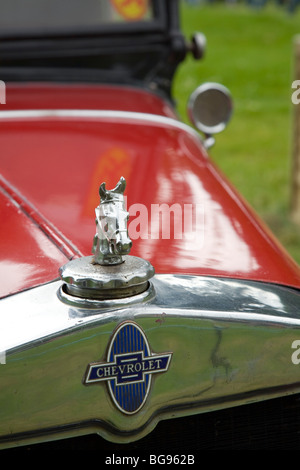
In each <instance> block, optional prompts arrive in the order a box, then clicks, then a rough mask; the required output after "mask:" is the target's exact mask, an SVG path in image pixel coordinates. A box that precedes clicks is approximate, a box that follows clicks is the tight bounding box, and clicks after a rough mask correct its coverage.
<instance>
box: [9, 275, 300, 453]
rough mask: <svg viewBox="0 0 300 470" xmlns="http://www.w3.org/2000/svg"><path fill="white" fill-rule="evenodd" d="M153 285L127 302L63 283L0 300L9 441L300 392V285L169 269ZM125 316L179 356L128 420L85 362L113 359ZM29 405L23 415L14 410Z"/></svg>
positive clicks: (111, 430)
mask: <svg viewBox="0 0 300 470" xmlns="http://www.w3.org/2000/svg"><path fill="white" fill-rule="evenodd" d="M152 282H153V287H154V292H155V296H153V297H152V299H150V300H149V299H148V301H147V302H140V303H138V304H131V305H125V306H124V305H121V306H120V308H117V307H116V305H114V304H112V305H110V306H109V305H104V306H103V308H102V307H100V308H99V309H95V308H92V309H89V308H88V307H85V308H77V307H76V306H74V305H68V304H66V303H64V302H61V301H60V300H59V298H58V296H57V292H58V290H59V289H60V286H61V282H60V281H55V282H53V283H50V284H47V285H44V286H40V287H37V288H34V289H32V290H29V291H26V292H23V293H20V294H17V295H14V296H11V297H7V298H5V299H2V301H1V329H0V350H2V351H4V350H5V351H6V363H5V364H1V365H0V374H1V384H2V387H1V392H0V409H1V420H0V447H2V448H5V447H10V446H13V445H15V444H14V442H16V439H18V445H20V442H22V439H26V438H27V437H28V436H29V435H30V436H31V437H32V436H33V437H32V440H31V442H37V441H38V440H39V439H40V438H39V436H43V438H42V440H43V439H44V440H46V439H47V436H46V435H47V433H48V432H49V435H51V436H52V437H51V438H53V437H55V436H53V433H54V434H55V429H56V430H57V436H56V437H59V435H60V431H62V430H64V429H65V430H66V429H69V431H67V432H66V434H67V435H69V436H71V435H72V434H73V435H74V429H75V428H76V429H77V431H78V432H77V434H86V433H88V432H96V433H99V434H100V435H102V436H103V437H105V438H106V439H109V440H111V441H115V442H130V441H132V440H136V439H139V438H141V437H142V436H144V435H146V434H147V433H149V432H150V431H151V429H153V427H154V426H155V425H156V423H157V422H158V421H159V420H160V419H167V418H171V417H177V416H182V415H189V414H195V413H199V412H204V411H211V410H214V409H220V408H226V407H228V406H233V405H237V404H243V403H246V402H247V401H248V400H249V397H251V401H253V402H254V401H259V400H262V399H266V398H271V397H274V396H280V395H285V394H289V393H296V392H297V393H299V392H300V378H299V377H300V376H299V369H298V368H299V366H297V365H296V364H295V363H293V362H292V360H291V357H292V354H293V353H294V350H293V347H292V344H293V342H294V341H295V340H297V341H299V348H300V309H299V306H300V292H299V291H297V290H295V289H290V288H286V287H282V286H277V285H271V284H268V285H267V284H264V283H259V282H247V281H241V280H232V279H216V278H210V277H197V276H182V275H166V274H165V275H164V274H161V275H155V276H154V278H153V280H152ZM126 320H130V321H134V322H136V323H138V324H139V325H140V326H141V328H143V330H144V331H145V333H146V335H147V338H148V341H149V344H150V345H151V348H152V350H153V351H154V352H163V351H166V350H168V351H172V353H173V356H172V363H171V366H170V368H169V370H168V372H167V373H165V374H161V375H159V374H157V375H158V376H157V377H155V378H154V379H153V384H152V389H151V393H150V395H149V397H148V400H147V402H146V404H145V405H144V407H143V413H138V414H137V415H135V417H134V419H130V420H128V416H125V415H124V416H120V412H119V411H118V410H117V409H116V407H114V405H113V404H112V401H111V400H110V397H109V395H108V393H107V390H106V387H105V386H102V385H100V386H95V387H93V386H91V387H86V388H85V386H84V385H83V383H82V380H83V376H84V374H85V371H86V367H87V364H89V363H90V362H93V361H99V360H100V361H102V360H103V358H105V357H106V353H107V347H108V344H109V341H110V338H111V336H112V333H113V331H114V330H115V328H116V327H117V326H118V325H119V324H120V323H121V322H123V321H126ZM299 357H300V350H299ZM12 390H13V391H14V393H12ZM37 396H38V397H39V399H38V400H36V399H35V398H34V397H37ZM20 403H21V404H22V410H21V411H22V412H17V411H14V410H19V408H20ZM78 403H80V406H78ZM62 417H63V418H62ZM40 423H43V427H42V428H41V424H40ZM87 423H89V424H87ZM81 425H82V430H80V426H81ZM24 442H25V441H24Z"/></svg>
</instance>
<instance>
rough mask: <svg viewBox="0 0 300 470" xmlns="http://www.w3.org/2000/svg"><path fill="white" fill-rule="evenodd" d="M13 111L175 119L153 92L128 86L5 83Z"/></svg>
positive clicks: (165, 103)
mask: <svg viewBox="0 0 300 470" xmlns="http://www.w3.org/2000/svg"><path fill="white" fill-rule="evenodd" d="M4 109H5V110H8V109H10V110H14V109H110V110H117V111H118V110H122V111H131V112H139V113H151V114H160V115H163V116H169V117H175V118H176V113H175V112H174V109H173V108H172V107H171V106H170V104H168V103H167V102H166V101H164V100H162V99H160V98H159V97H158V96H157V95H155V94H153V93H145V92H144V91H143V90H139V89H136V88H131V87H117V86H115V87H114V86H110V87H108V86H98V85H89V86H88V87H87V86H84V85H72V84H66V85H51V86H50V85H47V84H39V85H37V84H31V83H28V84H25V85H22V86H20V85H19V84H13V83H8V84H7V86H6V105H5V107H4V106H1V107H0V111H2V110H4Z"/></svg>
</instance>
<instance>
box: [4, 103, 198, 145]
mask: <svg viewBox="0 0 300 470" xmlns="http://www.w3.org/2000/svg"><path fill="white" fill-rule="evenodd" d="M45 118H71V119H76V118H80V119H108V120H115V119H117V120H119V121H124V122H128V121H133V122H137V123H141V122H143V123H148V124H154V125H159V126H170V127H173V128H176V129H179V130H183V131H185V132H188V133H189V134H191V135H192V136H193V137H196V138H197V140H200V141H201V138H200V135H199V134H198V132H197V131H196V130H194V129H193V128H192V127H190V126H189V125H187V124H184V123H183V122H181V121H177V120H176V119H174V118H170V117H167V116H161V115H159V114H150V113H140V112H131V111H114V110H90V109H27V110H11V111H0V120H14V119H15V120H18V119H45Z"/></svg>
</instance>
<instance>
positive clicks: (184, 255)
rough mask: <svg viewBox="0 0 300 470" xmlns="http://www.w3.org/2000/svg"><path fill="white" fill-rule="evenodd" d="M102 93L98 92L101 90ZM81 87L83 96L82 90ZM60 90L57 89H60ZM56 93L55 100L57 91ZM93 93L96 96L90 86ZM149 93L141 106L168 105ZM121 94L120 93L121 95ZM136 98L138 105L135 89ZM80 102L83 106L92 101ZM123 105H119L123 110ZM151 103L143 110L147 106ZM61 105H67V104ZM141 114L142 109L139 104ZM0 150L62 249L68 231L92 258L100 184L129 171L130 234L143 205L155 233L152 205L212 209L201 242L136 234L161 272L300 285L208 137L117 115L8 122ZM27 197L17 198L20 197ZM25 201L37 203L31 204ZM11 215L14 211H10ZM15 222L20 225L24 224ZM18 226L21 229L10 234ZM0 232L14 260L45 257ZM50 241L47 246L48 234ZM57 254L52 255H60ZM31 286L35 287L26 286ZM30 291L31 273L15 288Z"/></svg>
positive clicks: (6, 172)
mask: <svg viewBox="0 0 300 470" xmlns="http://www.w3.org/2000/svg"><path fill="white" fill-rule="evenodd" d="M94 91H95V93H96V89H95V88H94ZM108 91H109V90H108V89H107V88H106V91H105V95H106V97H105V102H106V106H105V107H107V109H110V108H108V106H109V96H111V98H112V102H114V100H115V97H116V94H117V93H116V89H113V90H112V93H111V94H109V93H108ZM123 92H124V90H123ZM18 93H20V92H18ZM81 93H82V95H81V97H83V95H84V90H83V89H81ZM54 94H55V95H57V88H56V89H55V92H54ZM96 94H97V93H96ZM47 95H48V98H47V99H49V103H48V104H50V102H51V99H50V88H48V92H47ZM87 95H88V96H90V90H89V89H88V90H87ZM100 95H101V96H102V91H101V88H99V96H100ZM145 95H146V96H145V97H144V99H142V96H143V92H141V91H139V92H138V97H139V99H140V101H139V103H138V104H137V105H136V106H137V107H139V106H141V103H142V102H143V103H144V104H145V103H146V102H147V100H150V101H151V99H152V98H153V101H154V102H153V105H152V106H151V105H149V109H150V110H154V109H160V110H162V109H164V104H162V103H160V105H157V103H158V101H157V100H158V98H156V97H155V98H154V97H153V95H147V94H146V93H145ZM118 96H119V98H120V99H121V96H122V93H120V94H119V95H118ZM131 97H132V99H133V101H134V92H133V91H131ZM124 100H125V101H126V100H127V98H124ZM54 101H55V100H54V99H53V106H54ZM66 101H68V98H66ZM100 101H101V100H100ZM100 101H99V102H98V105H99V107H100ZM80 103H81V104H83V103H84V99H83V98H82V100H80ZM28 104H29V103H28ZM44 104H45V107H49V106H46V102H45V103H44ZM56 104H57V107H58V103H56ZM75 104H76V103H75ZM122 104H123V103H122V102H120V107H119V109H122V108H121V105H122ZM144 104H143V106H142V108H143V110H144V111H146V109H147V107H146V104H145V106H144ZM23 105H24V101H23ZM15 106H16V103H15V102H14V107H15ZM34 107H35V108H36V106H31V108H34ZM59 107H60V108H64V109H65V108H66V107H65V102H63V103H60V106H59ZM74 107H75V108H76V106H75V105H74ZM125 108H126V106H125ZM1 109H2V108H1ZM126 109H127V108H126ZM132 110H136V109H134V104H133V103H132ZM151 112H152V111H151ZM0 148H1V168H2V173H3V176H4V178H5V179H6V180H7V181H9V183H10V185H13V186H14V187H15V188H18V191H20V194H21V195H23V197H24V198H25V199H26V200H28V201H30V204H32V205H33V207H34V208H35V210H34V211H33V212H34V218H35V221H36V223H37V222H38V220H42V221H43V230H44V233H45V232H47V223H46V221H47V220H48V221H51V224H53V225H54V227H56V229H55V228H54V227H53V226H51V227H50V229H51V230H49V231H48V236H50V238H52V240H53V242H54V243H55V244H56V245H59V243H60V242H59V240H60V237H59V232H61V233H63V234H64V236H65V237H66V238H67V239H68V240H70V241H71V243H73V244H74V245H75V246H76V247H77V249H78V250H79V251H80V252H81V253H82V254H83V255H90V254H91V246H92V240H93V236H94V233H95V223H94V216H95V215H94V208H95V207H96V206H97V205H98V203H99V195H98V188H99V184H100V183H101V182H102V181H106V183H107V187H108V188H112V187H114V186H115V184H116V183H117V181H118V180H119V177H120V176H124V177H125V178H126V180H127V190H126V194H127V197H128V208H130V212H131V219H130V223H129V232H130V234H131V235H132V232H133V233H136V232H137V229H136V230H134V228H135V225H136V224H137V222H138V221H141V219H138V217H137V215H136V214H135V209H138V208H139V209H141V208H142V210H145V208H147V210H148V214H149V224H148V232H150V227H151V224H153V225H155V224H157V219H154V218H153V217H152V219H151V217H150V215H151V205H152V204H162V203H166V204H168V205H170V206H171V205H172V204H179V205H180V207H181V208H183V205H184V204H186V205H187V204H190V205H192V206H191V207H193V209H195V207H196V204H198V205H199V207H200V209H203V214H204V219H203V220H202V219H201V226H200V232H199V233H200V237H199V238H198V239H197V240H196V242H195V241H192V242H189V241H187V240H185V239H175V238H174V233H171V239H170V240H168V239H162V233H161V232H160V234H159V237H158V239H153V237H152V238H151V236H150V235H149V234H148V232H146V233H143V238H142V239H141V238H139V239H137V240H133V249H132V251H131V254H132V255H137V256H141V257H144V258H146V259H148V260H149V261H150V262H151V263H152V264H153V265H154V267H155V269H156V272H157V273H186V274H198V275H212V276H224V277H231V278H240V279H241V278H242V279H251V280H259V281H266V282H272V283H279V284H285V285H290V286H294V287H300V271H299V268H298V266H297V265H296V264H295V263H294V262H293V261H292V260H291V259H290V258H289V257H288V255H287V254H286V253H285V251H284V250H282V249H281V247H280V246H279V245H278V243H277V242H276V241H275V240H274V238H273V236H272V235H271V234H269V233H268V231H266V229H265V227H263V226H262V225H261V224H260V222H258V220H257V219H256V217H255V216H254V215H253V213H252V212H251V211H250V210H249V209H248V207H247V206H246V204H245V203H244V202H243V201H242V200H241V199H240V197H239V196H238V195H237V194H236V193H235V191H234V190H233V189H232V188H231V186H230V185H229V184H228V183H227V182H226V180H225V179H224V177H223V176H222V175H221V174H220V173H219V171H218V170H217V169H216V168H215V166H214V165H213V164H212V163H211V161H210V160H209V159H207V156H206V154H205V152H204V150H203V148H202V146H201V144H200V142H199V140H198V139H197V138H196V137H195V136H193V135H192V134H190V133H187V132H185V131H184V130H180V129H176V128H174V127H172V126H168V125H163V124H161V125H158V124H157V123H156V124H151V123H145V122H140V123H138V122H131V121H129V120H127V121H124V120H117V119H115V120H114V121H112V120H109V122H106V121H105V120H104V119H100V118H93V119H85V118H55V117H51V118H43V119H29V120H20V119H18V120H11V121H3V120H2V121H1V126H0ZM11 192H12V190H11ZM20 194H18V195H17V196H16V197H17V198H20V197H21V196H20ZM25 204H27V207H31V206H30V204H29V202H26V203H25ZM134 204H142V206H139V207H137V206H133V205H134ZM178 207H179V206H178ZM31 209H32V208H31ZM39 214H40V215H39ZM6 215H8V214H7V211H5V213H4V217H6ZM41 215H42V216H43V218H42V219H41ZM144 226H145V224H144ZM13 227H14V230H16V229H17V228H18V229H19V230H20V227H21V224H19V225H18V227H16V226H15V225H14V226H13ZM137 228H139V227H137ZM14 230H13V228H12V229H11V230H10V233H12V232H14ZM22 230H23V229H22ZM203 233H204V238H202V235H203ZM0 237H1V240H2V241H1V245H0V257H1V258H4V259H6V260H9V259H10V256H11V257H12V259H13V260H14V262H15V263H16V262H19V263H23V262H25V261H24V260H25V259H27V260H28V257H29V258H30V256H31V259H32V263H33V264H34V263H35V261H34V259H36V260H37V263H38V256H39V255H38V254H35V253H34V251H33V252H32V255H30V250H31V248H30V245H28V244H27V239H26V240H25V238H23V237H22V236H21V235H19V236H18V244H19V246H18V250H17V251H15V252H14V248H13V246H12V245H10V250H12V251H9V250H8V247H7V238H9V235H8V234H6V233H5V231H4V233H3V229H2V226H1V232H0ZM3 243H4V245H3ZM61 244H62V245H63V246H64V253H66V254H67V256H69V257H72V256H77V255H78V252H76V250H75V249H74V250H73V249H72V246H71V244H68V242H67V241H66V240H62V241H61ZM39 247H40V245H39ZM45 247H46V248H45V251H47V250H48V249H49V241H48V240H47V243H46V244H45ZM37 253H38V252H37ZM51 259H52V261H53V257H51ZM55 262H56V263H57V268H58V267H59V266H60V264H62V263H61V259H57V260H55ZM47 263H48V260H47ZM40 264H41V263H40ZM40 264H39V266H40ZM36 268H38V266H36ZM3 275H4V276H5V273H4V274H2V273H1V277H3ZM53 276H54V273H53V272H52V271H51V272H50V270H49V273H46V275H43V276H41V279H40V281H41V282H47V280H51V278H53ZM27 286H28V283H27V284H26V285H25V284H24V287H27ZM21 288H22V276H21V278H20V284H19V286H18V287H17V288H16V289H17V290H18V289H21Z"/></svg>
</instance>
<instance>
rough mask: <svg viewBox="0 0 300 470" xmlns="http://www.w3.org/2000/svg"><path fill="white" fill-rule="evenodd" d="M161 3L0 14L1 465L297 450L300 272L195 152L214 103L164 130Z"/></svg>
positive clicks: (26, 5) (60, 4)
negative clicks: (89, 453)
mask: <svg viewBox="0 0 300 470" xmlns="http://www.w3.org/2000/svg"><path fill="white" fill-rule="evenodd" d="M178 10H179V5H178V2H177V1H175V0H152V1H150V0H149V1H146V0H110V1H109V0H107V1H104V0H85V1H83V0H72V1H71V0H51V1H49V0H27V1H26V2H24V1H23V0H16V1H14V2H11V1H10V0H2V1H1V15H0V36H1V41H0V57H1V61H0V79H1V90H0V92H1V97H0V98H1V99H0V101H1V104H0V149H1V150H0V151H1V154H0V155H1V156H0V162H1V179H0V182H1V187H0V198H1V204H0V207H1V225H0V227H1V237H0V240H1V243H0V250H1V265H0V266H1V283H0V293H1V329H0V350H1V361H0V362H1V364H0V374H1V375H0V377H1V389H0V445H1V449H2V452H16V451H17V450H28V449H30V450H31V451H34V450H36V449H74V450H77V449H95V450H97V451H99V454H97V455H98V457H99V459H100V458H101V459H102V460H101V462H104V460H105V459H112V461H111V462H110V461H107V463H121V460H120V459H121V458H122V456H123V455H129V456H131V457H132V458H133V457H136V458H138V457H139V456H140V455H142V452H143V453H144V454H143V455H144V456H145V457H144V459H143V460H144V462H145V461H146V462H148V463H155V462H158V463H160V464H162V463H171V462H172V463H175V464H176V463H186V464H193V463H196V461H197V458H198V457H199V450H201V449H204V450H205V449H223V448H225V449H256V448H272V446H275V447H276V448H277V449H278V448H280V446H284V447H285V448H287V447H292V446H293V445H294V446H295V447H296V446H297V445H299V422H300V421H299V392H300V373H299V367H300V366H299V365H298V364H299V361H300V359H299V350H300V330H299V328H300V295H299V288H300V270H299V267H298V265H297V264H296V263H295V262H294V261H293V260H292V259H291V258H290V257H289V256H288V255H287V253H286V251H285V250H284V249H283V248H282V247H281V246H280V245H279V243H278V242H277V241H276V239H275V237H274V236H273V235H272V234H271V233H270V232H269V230H268V229H267V228H266V227H265V226H264V224H263V223H262V222H261V221H260V220H259V219H258V217H257V216H256V215H255V213H254V212H253V211H252V209H251V208H250V207H249V206H248V205H247V203H246V202H245V201H244V200H243V199H242V198H241V196H240V195H239V194H238V193H237V191H236V190H235V189H234V188H233V187H232V186H231V184H230V183H229V182H228V181H227V180H226V178H225V177H224V176H223V175H222V173H221V172H220V171H219V170H218V168H217V167H216V165H215V164H214V163H213V162H212V160H211V158H210V157H209V155H208V148H209V146H210V145H211V143H212V142H213V138H214V137H213V136H214V134H215V133H217V132H219V131H221V130H223V129H224V127H225V125H226V123H227V122H228V120H229V118H230V116H231V113H232V103H231V98H230V94H229V92H228V90H227V89H226V88H225V87H224V86H222V85H218V84H215V83H204V84H203V85H200V86H199V88H197V89H196V90H195V92H194V93H193V94H192V96H191V97H190V100H189V101H188V113H189V116H190V118H191V126H189V125H187V124H184V123H183V122H181V121H180V119H179V118H178V115H177V112H176V107H175V105H174V100H173V95H172V81H173V77H174V73H175V72H176V69H177V67H178V65H179V64H180V63H181V62H182V61H183V60H184V59H185V57H186V56H187V54H193V55H194V57H195V59H198V58H201V57H202V55H203V52H204V48H205V38H204V37H203V35H201V34H200V33H196V34H195V36H194V37H193V38H192V39H191V40H189V41H187V40H186V39H185V38H184V36H183V35H182V33H181V32H180V27H179V12H178ZM245 145H247V143H246V142H245ZM150 459H151V461H150ZM127 463H128V461H127Z"/></svg>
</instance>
